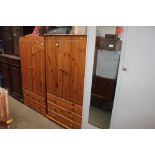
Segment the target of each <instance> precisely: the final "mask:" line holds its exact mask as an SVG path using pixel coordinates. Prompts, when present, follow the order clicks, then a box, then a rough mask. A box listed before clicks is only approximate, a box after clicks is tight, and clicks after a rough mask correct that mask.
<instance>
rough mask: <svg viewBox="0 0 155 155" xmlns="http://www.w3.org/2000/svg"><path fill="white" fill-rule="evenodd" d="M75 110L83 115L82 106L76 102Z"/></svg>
mask: <svg viewBox="0 0 155 155" xmlns="http://www.w3.org/2000/svg"><path fill="white" fill-rule="evenodd" d="M73 112H75V113H77V114H78V115H80V116H82V106H80V105H77V104H74V106H73Z"/></svg>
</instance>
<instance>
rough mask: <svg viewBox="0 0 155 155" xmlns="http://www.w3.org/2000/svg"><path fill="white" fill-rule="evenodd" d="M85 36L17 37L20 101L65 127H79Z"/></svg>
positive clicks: (80, 120)
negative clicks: (20, 81)
mask: <svg viewBox="0 0 155 155" xmlns="http://www.w3.org/2000/svg"><path fill="white" fill-rule="evenodd" d="M86 38H87V37H86V35H44V36H37V35H27V36H25V37H21V38H20V54H21V70H22V82H23V93H24V104H26V105H28V106H30V107H31V108H33V109H35V110H36V111H38V112H40V113H42V114H43V115H46V116H47V117H48V118H49V119H51V120H53V121H55V122H56V123H58V124H60V125H62V126H63V127H65V128H81V122H82V104H83V89H84V73H85V57H86Z"/></svg>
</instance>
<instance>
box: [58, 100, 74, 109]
mask: <svg viewBox="0 0 155 155" xmlns="http://www.w3.org/2000/svg"><path fill="white" fill-rule="evenodd" d="M56 104H57V105H59V106H61V107H63V108H65V109H67V110H69V111H72V110H73V106H74V103H72V102H69V101H66V100H64V99H62V98H59V97H57V99H56Z"/></svg>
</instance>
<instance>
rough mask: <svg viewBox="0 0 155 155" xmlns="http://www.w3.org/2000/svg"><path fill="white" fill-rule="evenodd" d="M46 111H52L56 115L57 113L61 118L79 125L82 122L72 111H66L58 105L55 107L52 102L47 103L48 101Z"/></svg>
mask: <svg viewBox="0 0 155 155" xmlns="http://www.w3.org/2000/svg"><path fill="white" fill-rule="evenodd" d="M48 110H53V111H55V112H56V113H58V114H60V115H62V116H65V117H67V118H69V119H71V120H73V121H75V122H77V123H79V124H81V121H82V118H81V116H79V115H77V114H75V113H74V112H72V111H69V110H66V109H64V108H62V107H60V106H58V105H56V104H54V103H52V102H49V101H48Z"/></svg>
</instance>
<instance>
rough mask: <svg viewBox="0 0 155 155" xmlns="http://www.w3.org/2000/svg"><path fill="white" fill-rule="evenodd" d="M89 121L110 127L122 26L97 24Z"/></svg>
mask: <svg viewBox="0 0 155 155" xmlns="http://www.w3.org/2000/svg"><path fill="white" fill-rule="evenodd" d="M96 31H97V32H96V48H95V55H94V69H93V82H92V89H91V101H90V109H89V123H90V124H92V125H94V126H96V127H98V128H102V129H108V128H109V127H110V120H111V113H112V108H113V101H114V95H115V88H116V81H117V74H118V67H119V61H120V53H121V52H120V51H121V45H122V41H121V34H122V32H123V28H122V27H114V26H97V27H96Z"/></svg>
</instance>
